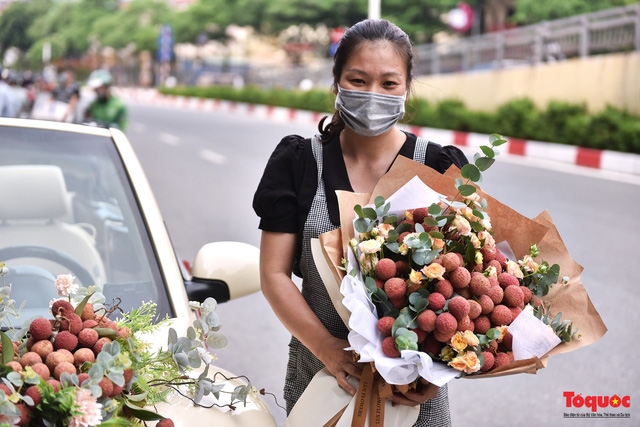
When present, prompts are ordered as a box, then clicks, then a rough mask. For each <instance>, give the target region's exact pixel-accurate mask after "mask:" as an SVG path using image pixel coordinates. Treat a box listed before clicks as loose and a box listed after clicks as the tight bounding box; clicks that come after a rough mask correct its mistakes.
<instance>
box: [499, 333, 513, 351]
mask: <svg viewBox="0 0 640 427" xmlns="http://www.w3.org/2000/svg"><path fill="white" fill-rule="evenodd" d="M501 344H502V345H503V346H504V348H506V349H507V350H509V351H511V350H513V334H512V333H511V332H509V331H507V333H506V334H504V337H503V338H502V342H501Z"/></svg>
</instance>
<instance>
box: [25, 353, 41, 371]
mask: <svg viewBox="0 0 640 427" xmlns="http://www.w3.org/2000/svg"><path fill="white" fill-rule="evenodd" d="M36 363H42V357H41V356H40V355H39V354H38V353H36V352H35V351H28V352H26V353H25V354H23V355H22V357H20V364H21V365H22V367H23V368H24V367H27V366H33V365H35V364H36Z"/></svg>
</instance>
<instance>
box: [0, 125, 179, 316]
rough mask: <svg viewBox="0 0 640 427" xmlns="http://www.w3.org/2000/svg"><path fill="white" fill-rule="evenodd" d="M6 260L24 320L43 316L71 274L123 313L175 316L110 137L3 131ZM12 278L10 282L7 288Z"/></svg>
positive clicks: (1, 251)
mask: <svg viewBox="0 0 640 427" xmlns="http://www.w3.org/2000/svg"><path fill="white" fill-rule="evenodd" d="M0 261H3V262H5V263H6V265H7V266H8V267H9V269H10V271H9V273H8V274H7V275H6V277H5V281H6V282H9V283H11V286H12V291H11V296H12V298H13V299H14V300H16V301H17V303H21V302H22V301H27V302H26V305H25V307H24V309H23V316H22V317H23V318H25V316H31V315H43V314H46V311H47V310H48V308H49V303H50V301H51V300H52V299H53V298H57V297H58V295H57V291H56V289H55V286H53V282H52V280H55V277H56V276H57V275H58V274H73V275H74V276H76V283H80V284H81V285H82V286H84V287H88V286H91V285H97V286H98V287H99V288H100V289H101V290H102V293H103V294H104V295H105V297H106V303H107V304H112V303H113V302H114V301H116V302H117V303H118V306H119V307H120V309H122V310H123V311H125V312H126V311H129V310H130V309H132V308H134V307H138V306H140V304H141V302H142V301H152V302H155V303H157V305H158V310H157V312H158V314H159V316H160V317H164V315H165V314H169V315H170V314H171V312H170V304H169V302H168V297H167V293H166V290H165V287H164V283H163V280H162V275H161V273H160V270H159V267H158V264H157V261H156V259H155V256H154V251H153V249H152V245H151V243H150V241H149V237H148V234H147V231H146V228H145V224H144V221H143V219H142V217H141V214H140V211H139V208H138V205H137V202H136V198H135V196H134V194H133V191H132V189H131V186H130V184H129V181H128V176H127V173H126V171H125V170H124V166H123V164H122V162H121V161H120V157H119V155H118V152H117V150H116V148H115V145H114V143H113V141H112V140H111V138H110V137H108V136H97V135H90V134H81V133H73V132H64V131H59V130H43V129H31V128H19V127H0ZM9 283H5V284H6V285H8V284H9Z"/></svg>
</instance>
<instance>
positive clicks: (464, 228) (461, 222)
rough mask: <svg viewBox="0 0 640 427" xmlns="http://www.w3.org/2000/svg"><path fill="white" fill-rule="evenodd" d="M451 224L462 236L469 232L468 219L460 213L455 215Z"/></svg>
mask: <svg viewBox="0 0 640 427" xmlns="http://www.w3.org/2000/svg"><path fill="white" fill-rule="evenodd" d="M451 225H452V226H453V228H455V229H456V230H458V233H459V234H461V235H463V236H468V235H469V234H470V233H471V225H470V224H469V221H467V219H466V218H464V217H462V216H461V215H456V217H455V218H454V219H453V222H452V224H451Z"/></svg>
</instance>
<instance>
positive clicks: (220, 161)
mask: <svg viewBox="0 0 640 427" xmlns="http://www.w3.org/2000/svg"><path fill="white" fill-rule="evenodd" d="M199 155H200V158H202V159H204V160H206V161H208V162H211V163H213V164H215V165H224V164H225V163H227V158H226V157H225V156H223V155H222V154H220V153H216V152H215V151H211V150H206V149H205V150H200V153H199Z"/></svg>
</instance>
